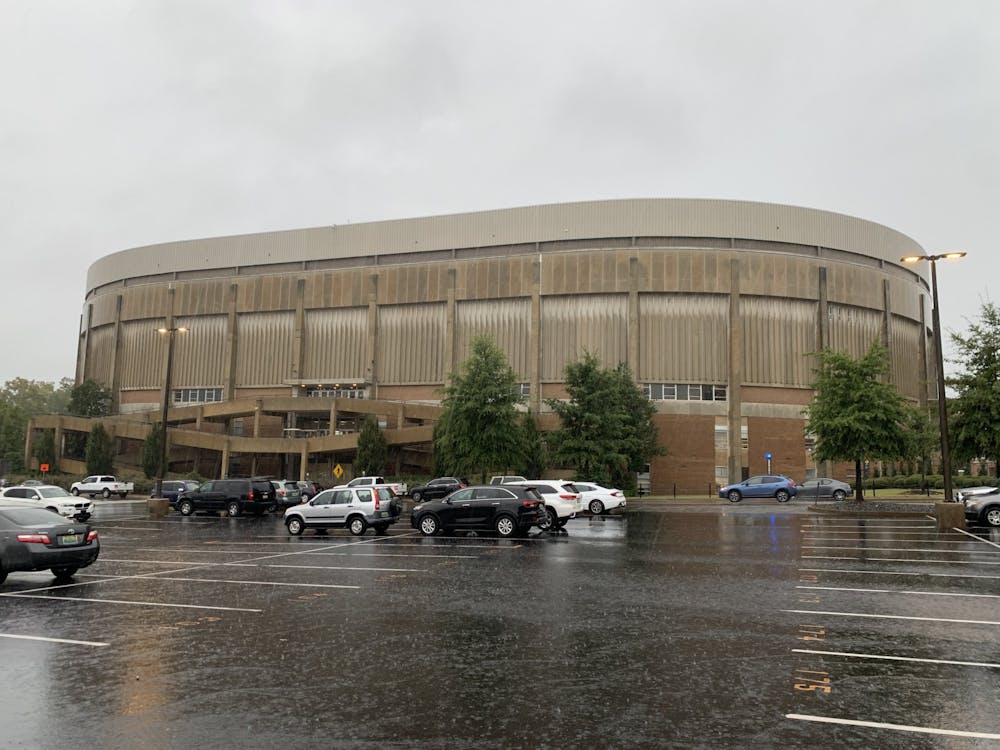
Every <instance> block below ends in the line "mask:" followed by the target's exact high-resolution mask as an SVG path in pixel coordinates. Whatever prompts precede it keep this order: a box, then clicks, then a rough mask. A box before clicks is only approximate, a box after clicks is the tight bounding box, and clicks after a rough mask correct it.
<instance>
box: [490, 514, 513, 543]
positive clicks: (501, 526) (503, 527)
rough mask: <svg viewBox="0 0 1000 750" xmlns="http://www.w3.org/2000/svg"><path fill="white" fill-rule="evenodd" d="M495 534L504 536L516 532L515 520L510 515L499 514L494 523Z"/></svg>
mask: <svg viewBox="0 0 1000 750" xmlns="http://www.w3.org/2000/svg"><path fill="white" fill-rule="evenodd" d="M494 528H495V529H496V531H497V534H498V535H500V536H502V537H504V538H506V537H509V536H514V534H516V533H517V522H516V521H515V520H514V519H513V518H511V517H510V516H500V518H498V519H497V522H496V523H495V524H494Z"/></svg>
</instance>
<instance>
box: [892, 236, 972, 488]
mask: <svg viewBox="0 0 1000 750" xmlns="http://www.w3.org/2000/svg"><path fill="white" fill-rule="evenodd" d="M964 257H965V253H964V252H961V251H958V252H953V253H941V254H940V255H908V256H907V257H905V258H900V260H901V261H902V262H903V263H919V262H920V261H922V260H926V261H927V262H928V263H930V264H931V298H932V299H933V300H934V312H933V325H934V348H935V349H936V350H937V352H936V354H937V383H938V426H939V431H940V433H941V473H942V474H944V499H945V502H947V501H948V500H950V499H951V445H950V443H949V441H948V399H947V398H945V392H944V350H943V349H944V347H943V346H942V342H941V306H940V303H939V302H938V287H937V262H938V261H939V260H958V259H959V258H964Z"/></svg>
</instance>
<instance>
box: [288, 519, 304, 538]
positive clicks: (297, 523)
mask: <svg viewBox="0 0 1000 750" xmlns="http://www.w3.org/2000/svg"><path fill="white" fill-rule="evenodd" d="M285 526H287V527H288V533H289V534H291V535H292V536H299V535H300V534H301V533H302V532H303V531H305V530H306V525H305V524H304V523H303V522H302V519H301V518H299V517H298V516H292V517H291V518H289V519H288V520H287V521H285Z"/></svg>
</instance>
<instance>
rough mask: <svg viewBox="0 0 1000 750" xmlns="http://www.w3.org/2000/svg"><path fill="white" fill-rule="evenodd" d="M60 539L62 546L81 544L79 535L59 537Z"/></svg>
mask: <svg viewBox="0 0 1000 750" xmlns="http://www.w3.org/2000/svg"><path fill="white" fill-rule="evenodd" d="M59 539H60V542H61V543H62V544H79V543H80V535H79V534H64V535H63V536H61V537H59Z"/></svg>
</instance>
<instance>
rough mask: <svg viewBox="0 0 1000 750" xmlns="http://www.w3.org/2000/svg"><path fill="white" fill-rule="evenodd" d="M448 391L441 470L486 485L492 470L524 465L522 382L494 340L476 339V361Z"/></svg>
mask: <svg viewBox="0 0 1000 750" xmlns="http://www.w3.org/2000/svg"><path fill="white" fill-rule="evenodd" d="M444 392H445V398H444V399H443V400H442V402H441V406H442V413H441V418H440V419H439V421H438V423H437V425H436V426H435V429H434V453H435V465H436V466H437V467H438V469H440V470H443V472H442V473H443V474H446V475H450V476H459V477H462V476H464V477H473V476H479V477H480V481H485V479H486V473H487V472H488V471H491V470H499V471H501V472H505V471H509V470H510V468H511V467H513V466H518V465H520V464H521V463H522V461H523V456H524V433H523V430H522V426H521V423H520V420H519V418H518V412H517V409H516V408H515V407H516V405H517V404H519V403H520V402H521V393H520V389H519V388H518V379H517V376H516V374H515V373H514V370H513V369H512V368H511V366H510V364H509V363H508V361H507V357H506V355H505V354H504V353H503V352H502V351H501V350H500V349H499V348H498V347H497V345H496V343H495V342H494V341H493V339H492V338H490V337H489V336H477V337H476V338H475V339H473V341H472V354H471V356H470V357H469V359H468V360H466V361H465V362H463V363H462V365H461V366H460V367H459V370H458V372H455V373H452V375H451V376H450V378H449V380H448V384H447V385H446V386H445V389H444Z"/></svg>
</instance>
